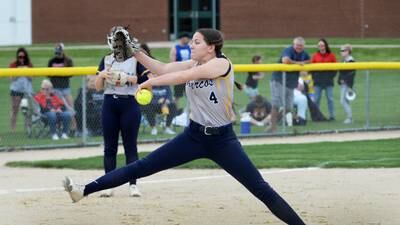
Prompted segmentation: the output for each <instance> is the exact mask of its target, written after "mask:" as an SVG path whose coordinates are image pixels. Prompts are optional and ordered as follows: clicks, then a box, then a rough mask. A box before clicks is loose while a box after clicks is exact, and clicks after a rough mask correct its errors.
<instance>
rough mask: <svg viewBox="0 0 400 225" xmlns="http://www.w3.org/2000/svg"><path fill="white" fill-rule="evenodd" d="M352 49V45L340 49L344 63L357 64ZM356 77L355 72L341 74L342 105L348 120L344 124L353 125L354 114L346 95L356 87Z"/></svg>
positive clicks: (343, 71)
mask: <svg viewBox="0 0 400 225" xmlns="http://www.w3.org/2000/svg"><path fill="white" fill-rule="evenodd" d="M351 52H352V48H351V45H349V44H346V45H343V46H342V47H341V48H340V54H341V56H342V59H343V62H344V63H351V62H355V61H354V59H353V56H351ZM355 75H356V71H355V70H341V71H340V72H339V79H338V83H339V85H340V103H341V104H342V106H343V109H344V111H345V112H346V119H345V120H344V121H343V123H344V124H351V123H353V114H352V110H351V105H350V101H349V100H348V99H347V98H346V93H347V92H348V91H352V89H353V85H354V76H355Z"/></svg>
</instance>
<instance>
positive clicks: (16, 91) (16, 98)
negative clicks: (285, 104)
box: [9, 48, 33, 132]
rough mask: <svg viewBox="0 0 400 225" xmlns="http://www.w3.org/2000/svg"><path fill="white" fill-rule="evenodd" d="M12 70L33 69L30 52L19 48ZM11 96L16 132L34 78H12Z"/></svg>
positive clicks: (13, 123)
mask: <svg viewBox="0 0 400 225" xmlns="http://www.w3.org/2000/svg"><path fill="white" fill-rule="evenodd" d="M9 67H10V68H24V67H33V65H32V63H31V60H30V58H29V55H28V52H27V51H26V49H25V48H19V49H18V50H17V54H16V59H15V60H14V61H13V62H12V63H10V65H9ZM10 80H11V83H10V96H11V131H12V132H15V129H16V126H17V115H18V110H19V105H20V103H21V99H22V98H23V97H24V93H29V94H31V93H32V92H33V90H32V78H30V77H11V78H10Z"/></svg>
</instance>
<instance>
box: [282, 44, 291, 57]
mask: <svg viewBox="0 0 400 225" xmlns="http://www.w3.org/2000/svg"><path fill="white" fill-rule="evenodd" d="M284 57H289V58H290V59H292V58H293V57H292V49H291V48H290V47H288V48H286V49H285V50H283V52H282V58H284Z"/></svg>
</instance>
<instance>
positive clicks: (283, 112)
mask: <svg viewBox="0 0 400 225" xmlns="http://www.w3.org/2000/svg"><path fill="white" fill-rule="evenodd" d="M282 98H283V110H282V117H281V118H282V126H283V128H282V132H283V133H286V124H285V122H286V71H283V72H282ZM278 112H279V109H278ZM278 115H279V113H278ZM278 118H279V116H278Z"/></svg>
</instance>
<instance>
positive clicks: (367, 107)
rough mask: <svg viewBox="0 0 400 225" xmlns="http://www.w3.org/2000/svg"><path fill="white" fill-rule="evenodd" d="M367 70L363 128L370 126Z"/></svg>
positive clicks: (367, 72) (366, 73)
mask: <svg viewBox="0 0 400 225" xmlns="http://www.w3.org/2000/svg"><path fill="white" fill-rule="evenodd" d="M369 79H370V78H369V70H366V71H365V128H369V126H370V116H369V113H370V108H369V101H370V100H369V97H370V80H369Z"/></svg>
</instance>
